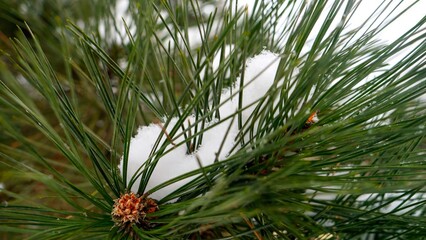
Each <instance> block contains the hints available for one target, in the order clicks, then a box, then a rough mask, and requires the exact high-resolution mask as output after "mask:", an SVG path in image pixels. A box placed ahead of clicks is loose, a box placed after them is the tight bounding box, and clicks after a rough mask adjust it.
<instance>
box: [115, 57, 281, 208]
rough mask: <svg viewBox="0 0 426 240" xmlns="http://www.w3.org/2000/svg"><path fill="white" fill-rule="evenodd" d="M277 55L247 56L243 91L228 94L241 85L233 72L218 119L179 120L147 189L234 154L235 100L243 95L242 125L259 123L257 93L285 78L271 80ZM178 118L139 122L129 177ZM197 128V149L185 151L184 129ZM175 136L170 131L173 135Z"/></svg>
mask: <svg viewBox="0 0 426 240" xmlns="http://www.w3.org/2000/svg"><path fill="white" fill-rule="evenodd" d="M279 60H280V57H279V56H278V55H277V54H275V53H272V52H269V51H266V50H264V51H262V52H261V53H260V54H259V55H257V56H254V57H253V58H251V59H249V60H248V61H247V67H246V69H245V77H244V87H243V89H241V91H242V93H243V94H242V96H243V97H242V99H239V98H238V95H237V94H238V93H236V95H234V96H232V94H231V93H232V92H233V91H234V92H235V91H238V90H239V89H240V86H239V82H240V81H241V79H239V78H237V80H236V83H235V85H236V86H235V89H234V90H233V91H231V89H225V90H224V91H223V92H222V94H221V97H220V99H221V104H220V107H219V112H220V118H221V119H213V120H212V121H210V122H207V123H206V124H205V125H204V126H203V125H202V124H201V123H198V124H192V123H195V122H196V118H195V117H194V116H189V117H188V118H187V119H186V121H184V122H183V123H182V124H181V125H180V126H179V130H178V131H177V132H176V134H174V136H179V137H176V138H175V139H173V142H174V143H175V144H176V145H173V146H171V145H169V146H167V148H166V151H169V152H168V153H167V154H165V155H162V156H161V157H160V159H158V162H156V165H155V167H154V170H153V173H152V174H151V176H150V178H149V181H148V183H147V186H146V189H145V192H148V191H150V190H151V189H152V188H154V187H156V186H158V185H159V184H162V183H164V182H166V181H169V180H171V179H173V178H175V177H178V176H181V175H182V174H185V173H188V172H191V171H194V170H197V169H199V168H200V164H201V166H203V167H205V166H209V165H211V164H213V163H214V162H215V161H216V160H218V161H222V160H225V159H226V158H227V157H228V156H229V155H230V154H232V153H231V151H233V152H235V151H237V150H238V149H239V145H238V143H236V141H235V138H236V137H237V136H238V133H239V131H240V130H239V128H238V124H237V121H236V120H235V119H234V120H233V119H232V118H233V117H232V116H235V115H236V113H237V111H238V109H239V103H240V102H239V101H241V109H243V110H242V111H241V119H242V123H243V126H244V125H245V124H246V123H247V122H249V121H254V124H255V128H257V125H258V121H257V119H252V118H251V116H252V114H253V111H254V110H255V109H256V106H257V103H258V102H259V100H260V99H262V98H264V97H265V95H266V94H267V92H268V91H269V90H270V89H271V88H272V87H278V86H280V85H282V84H283V82H282V80H280V81H278V82H275V81H274V79H275V75H276V73H277V70H278V65H279ZM213 70H215V69H213ZM276 104H277V103H276ZM223 119H227V120H223ZM178 122H179V119H178V118H173V119H171V120H170V123H169V124H168V125H167V127H165V128H162V127H161V126H164V125H165V123H161V124H160V125H159V124H151V125H149V126H143V127H141V128H139V130H138V133H137V135H136V136H135V137H134V138H133V139H132V140H131V143H130V149H129V157H128V168H127V174H126V175H127V178H128V179H127V180H128V181H130V180H131V179H132V177H133V176H135V174H137V173H138V171H140V170H139V169H140V168H141V166H143V165H144V164H146V163H147V161H148V160H149V159H150V157H152V156H153V153H155V151H156V149H153V148H154V146H155V145H156V144H155V142H156V141H157V139H158V137H159V136H161V138H162V142H169V143H170V139H166V138H167V136H165V135H166V134H165V132H171V131H172V129H173V128H175V127H176V125H177V124H178ZM208 127H210V128H208ZM203 128H208V129H203ZM196 129H202V130H203V142H202V144H201V145H200V146H197V149H194V150H195V151H188V149H187V148H186V145H185V144H180V143H182V142H185V141H186V140H185V137H184V136H183V135H184V134H183V133H184V132H186V133H189V132H190V133H196V131H197V130H196ZM174 136H171V137H172V138H173V137H174ZM245 137H247V136H245ZM188 152H190V153H188ZM120 169H121V170H123V161H121V163H120ZM140 178H141V177H138V179H137V180H136V182H135V183H134V184H133V185H132V187H131V190H132V191H133V192H137V191H138V188H139V182H140ZM194 178H195V176H191V177H187V178H185V179H181V180H180V181H178V182H174V183H172V184H169V185H167V186H165V187H163V188H161V189H158V190H156V191H154V192H151V193H150V196H151V197H152V198H154V199H158V200H160V199H162V198H164V197H165V196H167V195H168V194H170V193H172V192H173V191H175V190H176V189H178V188H180V187H182V186H183V185H185V184H186V183H188V182H190V181H191V180H192V179H194Z"/></svg>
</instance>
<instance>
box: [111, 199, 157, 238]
mask: <svg viewBox="0 0 426 240" xmlns="http://www.w3.org/2000/svg"><path fill="white" fill-rule="evenodd" d="M157 209H158V206H157V203H156V202H155V201H154V200H153V199H152V198H148V197H146V196H145V195H143V196H140V197H138V196H137V195H136V194H134V193H126V194H123V195H121V197H120V198H118V199H116V200H115V203H114V206H113V210H112V212H111V215H112V219H113V220H114V222H115V224H116V226H118V227H119V228H121V229H124V230H126V231H127V230H130V229H129V228H130V227H131V226H132V224H137V225H138V226H141V227H148V226H149V222H148V219H147V218H146V215H147V214H149V213H153V212H155V211H157Z"/></svg>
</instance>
